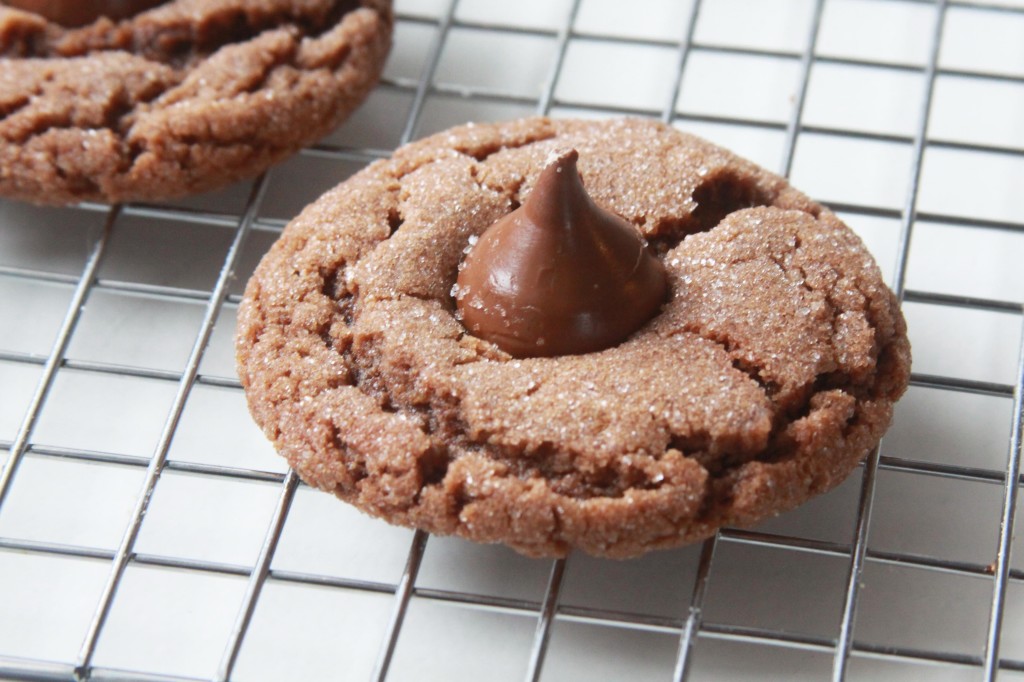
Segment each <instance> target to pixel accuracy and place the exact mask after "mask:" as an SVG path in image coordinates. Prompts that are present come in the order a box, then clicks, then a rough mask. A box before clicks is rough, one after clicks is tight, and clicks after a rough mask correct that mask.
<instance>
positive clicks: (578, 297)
mask: <svg viewBox="0 0 1024 682" xmlns="http://www.w3.org/2000/svg"><path fill="white" fill-rule="evenodd" d="M578 158H579V154H578V153H577V152H576V150H572V151H569V152H566V153H563V154H561V155H560V156H558V157H557V158H556V159H555V160H554V162H552V163H551V164H550V165H548V166H547V168H545V169H544V171H543V172H541V174H540V177H539V178H538V179H537V183H536V185H534V188H533V191H532V192H531V193H530V195H529V196H528V197H526V201H525V203H523V205H522V206H520V207H519V208H518V209H516V210H515V211H513V212H512V213H510V214H508V215H507V216H505V217H503V218H501V219H500V220H498V222H496V223H494V224H493V225H491V226H490V227H489V228H487V230H486V231H485V232H484V233H483V234H482V235H481V236H480V239H479V241H478V242H477V243H476V245H475V246H473V248H472V249H471V250H470V252H469V255H467V256H466V259H465V261H464V262H463V267H462V269H461V270H460V272H459V276H458V282H457V284H458V286H457V289H456V292H457V293H456V297H455V298H456V305H457V306H458V309H459V311H460V313H461V315H462V320H463V323H464V324H465V326H466V327H467V328H468V329H469V330H470V331H471V332H472V333H473V334H474V335H476V336H478V337H480V338H483V339H486V340H488V341H491V342H492V343H494V344H496V345H497V346H498V347H500V348H501V349H502V350H504V351H506V352H508V353H509V354H511V355H513V356H515V357H531V356H552V355H572V354H577V353H589V352H593V351H598V350H602V349H604V348H610V347H611V346H614V345H615V344H617V343H619V342H620V341H622V340H624V339H625V338H626V337H627V336H629V335H630V334H631V333H632V332H634V331H636V330H637V329H638V328H639V327H640V326H641V325H643V324H644V323H645V322H646V321H647V320H649V319H650V318H651V317H653V316H654V314H655V313H656V312H657V311H658V308H659V307H660V306H661V304H662V302H663V301H664V300H665V293H666V287H667V283H666V278H665V269H664V267H663V266H662V264H661V261H659V260H658V259H657V258H656V257H655V256H654V255H653V254H651V252H650V251H648V249H647V247H646V244H645V243H644V240H643V238H642V237H641V236H640V233H639V232H638V231H637V230H636V228H634V227H633V226H632V225H630V224H629V223H627V222H626V221H625V220H623V219H622V218H620V217H618V216H616V215H614V214H612V213H609V212H608V211H605V210H604V209H602V208H600V207H598V206H597V204H595V203H594V202H593V201H592V200H591V198H590V197H589V196H587V193H586V191H585V190H584V189H583V182H582V181H581V180H580V176H579V173H578V172H577V170H576V160H577V159H578Z"/></svg>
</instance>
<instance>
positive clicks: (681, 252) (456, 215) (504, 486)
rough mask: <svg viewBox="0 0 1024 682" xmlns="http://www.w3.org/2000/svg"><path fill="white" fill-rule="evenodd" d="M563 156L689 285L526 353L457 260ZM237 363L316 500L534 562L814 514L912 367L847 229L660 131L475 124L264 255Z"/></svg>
mask: <svg viewBox="0 0 1024 682" xmlns="http://www.w3.org/2000/svg"><path fill="white" fill-rule="evenodd" d="M566 150H575V151H576V153H578V160H575V159H574V161H575V165H576V166H577V168H578V172H579V176H580V178H581V186H582V188H583V189H584V190H585V192H586V195H587V196H588V197H589V199H588V201H591V202H592V203H593V204H594V206H596V207H598V208H599V209H600V210H601V211H605V212H607V213H609V214H610V215H611V216H612V217H613V218H614V219H615V220H621V221H623V222H624V223H625V225H626V227H627V228H628V229H631V230H633V231H634V233H633V235H634V242H633V243H641V244H643V249H644V253H646V254H649V256H650V257H651V258H653V259H655V260H656V261H657V263H658V265H657V266H656V267H654V268H652V271H657V270H659V269H660V270H662V271H663V272H664V285H665V291H664V292H662V293H659V294H658V297H657V301H658V304H657V306H655V309H654V310H653V311H651V312H649V313H648V314H647V315H646V316H642V317H643V319H640V320H639V321H637V322H635V323H634V325H635V326H634V328H631V329H626V330H625V331H623V332H622V333H621V338H615V339H610V340H605V341H603V342H602V343H601V344H600V346H599V347H595V348H589V349H584V350H582V351H581V352H575V349H573V348H569V352H561V353H558V354H554V355H551V356H545V357H516V356H515V355H513V354H512V353H510V352H508V350H506V349H503V348H502V346H501V344H500V343H497V342H496V341H498V340H500V339H493V338H492V339H490V340H489V339H488V338H486V337H487V334H485V333H483V332H481V331H480V329H479V328H477V332H474V330H473V329H474V327H473V324H472V321H468V320H466V319H465V316H464V314H462V313H461V312H460V308H459V300H458V299H459V297H460V295H461V294H462V286H461V285H459V282H458V279H459V275H460V267H461V268H462V270H463V271H465V269H466V268H468V267H469V264H468V263H467V261H468V260H469V259H471V258H472V257H473V254H474V252H475V251H476V250H477V249H479V248H480V245H481V243H484V240H485V234H486V232H487V231H488V229H489V228H491V226H492V225H495V224H496V223H501V221H503V220H506V221H507V220H508V219H509V216H510V215H512V214H513V213H514V212H515V211H516V210H517V209H520V208H521V207H525V206H528V205H529V204H530V202H531V195H532V194H534V193H535V192H542V191H543V182H542V178H543V176H544V173H545V172H550V171H549V170H547V169H550V168H551V166H552V163H553V162H554V163H555V164H556V165H557V163H559V162H558V159H560V158H561V159H562V160H563V161H562V163H564V160H565V158H566V157H565V152H566ZM499 241H500V240H499ZM527 241H529V240H527ZM517 243H518V242H516V241H514V240H513V242H512V244H513V247H512V248H518V247H516V246H515V244H517ZM616 243H617V242H616ZM623 243H624V244H626V246H621V247H616V248H615V249H612V250H618V249H623V250H625V249H630V248H632V247H631V246H629V245H628V244H629V243H628V242H623ZM639 253H640V251H635V250H634V251H630V254H634V255H635V254H639ZM467 254H468V256H467ZM620 255H621V254H620ZM502 258H503V257H502V256H501V255H500V253H499V256H497V257H496V258H492V259H491V263H492V264H493V263H495V262H498V263H500V262H502ZM555 262H561V261H560V260H559V259H555ZM612 267H613V269H614V268H615V267H618V266H615V265H613V266H612ZM527 270H529V268H527ZM496 272H497V274H496V275H495V277H496V278H497V280H501V279H502V278H503V277H506V275H507V271H505V270H502V269H501V268H500V267H499V268H498V269H497V270H496ZM513 272H519V271H518V270H513ZM503 273H504V274H503ZM486 279H487V276H486V274H485V276H484V277H483V281H486ZM611 279H612V280H614V279H615V277H612V278H611ZM478 281H480V280H478ZM620 281H623V280H620ZM559 288H560V286H557V287H554V288H553V289H552V290H551V292H550V294H545V295H544V296H541V297H539V298H537V299H535V300H533V299H531V302H530V305H531V306H532V305H537V304H542V305H545V306H546V305H547V303H545V299H546V298H547V299H551V301H550V302H551V303H552V304H553V306H554V308H558V306H559V305H562V303H563V302H562V301H558V300H557V299H558V289H559ZM496 300H497V299H494V300H488V299H487V298H486V297H484V298H483V299H482V301H481V305H483V306H485V307H486V306H493V305H495V301H496ZM631 300H633V299H630V298H628V297H627V298H626V299H625V301H626V302H625V303H622V302H618V303H616V304H615V305H616V306H619V307H621V308H626V307H629V306H630V305H631V304H630V301H631ZM502 305H505V303H502ZM494 310H496V309H494ZM494 310H492V311H491V312H494ZM460 317H461V318H463V319H460ZM500 317H501V315H500V312H499V313H497V318H495V319H500ZM464 322H466V324H464ZM498 324H499V326H501V325H500V322H499V323H498ZM527 326H528V325H527ZM236 349H237V358H238V368H239V376H240V378H241V381H242V384H243V386H244V387H245V390H246V395H247V398H248V402H249V407H250V410H251V412H252V414H253V416H254V418H255V420H256V421H257V422H258V423H259V425H260V426H261V427H262V428H263V430H264V432H265V433H266V434H267V436H268V437H269V438H270V439H271V440H273V442H274V444H275V446H276V447H277V449H278V450H279V451H280V453H281V454H282V455H283V456H285V457H286V458H287V459H288V461H289V463H290V464H291V466H292V467H294V468H295V470H296V471H297V472H298V473H299V475H300V476H301V477H302V478H303V479H304V480H305V481H306V482H308V483H309V484H310V485H312V486H315V487H317V488H320V489H322V490H325V491H327V492H329V493H333V494H335V495H337V496H338V497H340V498H341V499H343V500H345V501H347V502H350V503H352V504H354V505H356V506H357V507H359V508H360V509H362V510H363V511H365V512H367V513H369V514H372V515H374V516H377V517H381V518H384V519H386V520H388V521H390V522H392V523H397V524H402V525H406V526H410V527H415V528H422V529H424V530H427V531H430V532H432V533H438V534H454V535H458V536H461V537H465V538H469V539H471V540H475V541H479V542H500V543H505V544H507V545H509V546H511V547H512V548H514V549H516V550H517V551H519V552H522V553H524V554H528V555H531V556H564V555H565V554H566V553H568V552H569V551H571V550H573V549H579V550H582V551H584V552H587V553H590V554H594V555H599V556H610V557H630V556H637V555H640V554H643V553H645V552H647V551H650V550H653V549H658V548H666V547H674V546H677V545H680V544H684V543H688V542H694V541H697V540H700V539H702V538H706V537H708V536H710V535H712V534H713V533H714V532H715V531H716V530H717V529H718V528H720V527H721V526H723V525H738V526H749V525H751V524H754V523H756V522H757V521H759V520H761V519H764V518H766V517H770V516H773V515H775V514H778V513H780V512H783V511H785V510H787V509H791V508H793V507H795V506H797V505H798V504H800V503H802V502H804V501H805V500H807V499H808V498H810V497H812V496H814V495H817V494H820V493H823V492H825V491H827V490H829V489H831V488H833V487H835V486H836V485H838V484H839V483H840V482H841V481H842V480H843V479H844V478H845V477H846V476H847V475H848V474H849V473H850V472H851V471H853V470H854V469H855V468H856V467H857V465H858V463H859V462H860V461H861V460H862V459H863V457H864V456H865V455H866V454H867V453H868V452H869V451H870V450H871V449H872V448H873V447H875V445H876V444H877V443H878V441H879V439H880V438H881V436H882V434H883V433H884V431H885V429H886V428H887V426H888V424H889V422H890V419H891V416H892V409H893V404H894V402H895V401H896V400H897V399H898V398H899V396H900V395H901V394H902V393H903V391H904V390H905V388H906V385H907V381H908V378H909V372H910V348H909V343H908V341H907V336H906V326H905V323H904V319H903V316H902V314H901V312H900V310H899V307H898V305H897V301H896V299H895V297H894V296H893V294H892V292H891V291H890V290H889V289H888V288H887V287H886V285H885V284H884V282H883V280H882V277H881V274H880V272H879V270H878V267H877V266H876V264H875V263H874V261H873V260H872V258H871V256H870V255H869V254H868V252H867V250H866V249H865V247H864V245H863V243H862V242H861V241H860V239H859V238H858V237H857V236H856V235H855V234H854V233H853V232H852V231H851V230H850V229H849V228H847V227H846V226H845V225H844V224H843V223H842V222H841V221H840V220H839V219H838V218H836V216H835V215H834V214H832V213H831V212H830V211H828V210H827V209H825V208H823V207H822V206H820V205H818V204H816V203H815V202H813V201H811V200H810V199H808V198H807V197H806V196H805V195H803V194H801V193H800V192H799V191H797V190H795V189H793V188H792V187H790V186H789V185H788V184H787V182H786V181H785V180H784V179H782V178H780V177H778V176H777V175H774V174H772V173H769V172H767V171H765V170H763V169H760V168H758V167H757V166H755V165H753V164H751V163H750V162H748V161H745V160H743V159H741V158H739V157H737V156H735V155H734V154H732V153H730V152H728V151H726V150H724V149H721V148H719V147H716V146H714V145H712V144H710V143H708V142H706V141H703V140H701V139H699V138H696V137H692V136H690V135H687V134H684V133H682V132H679V131H677V130H675V129H673V128H672V127H669V126H665V125H662V124H659V123H656V122H653V121H645V120H635V119H617V120H611V121H576V120H550V119H546V118H531V119H524V120H518V121H511V122H507V123H502V124H494V125H471V126H465V127H460V128H455V129H452V130H448V131H445V132H443V133H440V134H438V135H435V136H432V137H428V138H426V139H423V140H421V141H418V142H415V143H413V144H410V145H407V146H406V147H403V148H401V149H399V150H398V151H396V152H395V153H394V155H393V156H392V157H391V158H390V159H387V160H383V161H379V162H376V163H374V164H372V165H370V166H369V167H367V168H366V169H364V170H363V171H361V172H359V173H357V174H356V175H354V176H353V177H351V178H350V179H349V180H347V181H345V182H344V183H342V184H341V185H339V186H338V187H336V188H335V189H333V190H332V191H330V192H328V193H327V194H325V195H324V196H323V197H321V198H320V199H319V200H318V201H316V202H314V203H313V204H312V205H310V206H309V207H307V208H306V210H304V211H303V212H302V214H301V215H299V216H298V217H297V218H296V219H295V220H293V221H292V222H291V223H290V224H289V225H288V226H287V228H286V229H285V230H284V232H283V234H282V236H281V238H280V240H279V241H278V242H277V243H276V244H275V245H274V246H273V247H272V248H271V250H270V251H269V253H268V254H267V255H266V256H265V257H264V259H263V261H262V262H261V263H260V265H259V267H258V268H257V270H256V272H255V274H254V275H253V277H252V279H251V281H250V282H249V284H248V287H247V289H246V293H245V297H244V300H243V302H242V304H241V307H240V309H239V323H238V334H237V340H236ZM513 350H514V349H513Z"/></svg>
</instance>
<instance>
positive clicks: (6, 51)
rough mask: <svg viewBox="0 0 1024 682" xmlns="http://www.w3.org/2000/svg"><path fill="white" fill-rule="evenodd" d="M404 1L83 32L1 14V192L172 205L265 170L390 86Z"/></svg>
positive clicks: (138, 19)
mask: <svg viewBox="0 0 1024 682" xmlns="http://www.w3.org/2000/svg"><path fill="white" fill-rule="evenodd" d="M392 21H393V19H392V14H391V2H390V0H173V1H172V2H168V3H165V4H162V5H159V6H158V7H155V8H154V9H152V10H149V11H146V12H143V13H141V14H138V15H135V16H134V17H131V18H129V19H126V20H124V21H121V22H118V23H114V22H112V21H110V20H109V19H106V18H102V19H99V20H98V21H96V22H94V23H92V24H90V25H88V26H85V27H82V28H78V29H66V28H63V27H61V26H58V25H56V24H53V23H48V22H47V21H45V20H44V19H42V18H41V17H39V16H38V15H35V14H30V13H27V12H22V11H19V10H15V9H9V8H6V7H2V6H0V56H2V59H0V195H3V196H7V197H12V198H17V199H23V200H28V201H33V202H39V203H51V204H60V203H70V202H75V201H80V200H87V199H88V200H101V201H111V202H114V201H129V200H140V199H159V198H168V197H174V196H180V195H184V194H189V193H193V192H199V191H204V190H208V189H212V188H215V187H218V186H222V185H225V184H227V183H230V182H233V181H235V180H238V179H241V178H243V177H248V176H251V175H255V174H256V173H258V172H259V171H261V170H263V169H265V168H266V167H268V166H269V165H271V164H272V163H274V162H276V161H279V160H280V159H282V158H284V157H285V156H287V155H288V154H291V153H292V152H294V151H296V150H297V149H299V148H300V147H301V146H303V145H304V144H307V143H309V142H311V141H313V140H315V139H317V138H319V137H321V136H323V135H324V134H326V133H327V132H329V131H330V130H331V129H332V128H333V127H335V126H336V125H337V124H338V123H340V122H341V121H342V120H343V119H344V118H345V117H346V116H348V114H349V113H350V112H351V111H352V110H353V109H354V108H355V107H356V106H357V105H358V104H359V103H360V102H361V101H362V100H363V98H364V97H365V96H366V94H367V93H368V92H369V90H370V88H371V87H372V86H373V85H374V84H375V83H376V82H377V79H378V77H379V75H380V71H381V69H382V67H383V64H384V60H385V58H386V56H387V52H388V49H389V46H390V40H391V29H392Z"/></svg>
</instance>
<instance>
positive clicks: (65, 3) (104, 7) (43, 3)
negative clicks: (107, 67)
mask: <svg viewBox="0 0 1024 682" xmlns="http://www.w3.org/2000/svg"><path fill="white" fill-rule="evenodd" d="M163 2H166V0H4V2H2V3H0V4H3V5H7V6H8V7H17V8H18V9H22V10H25V11H26V12H35V13H36V14H39V15H42V16H44V17H46V18H47V19H49V20H50V21H53V22H55V23H58V24H60V25H62V26H84V25H86V24H91V23H92V22H94V21H96V20H97V19H98V18H100V17H109V18H111V19H124V18H125V17H130V16H131V15H133V14H138V13H139V12H141V11H143V10H147V9H149V8H151V7H155V6H157V5H159V4H162V3H163Z"/></svg>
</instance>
